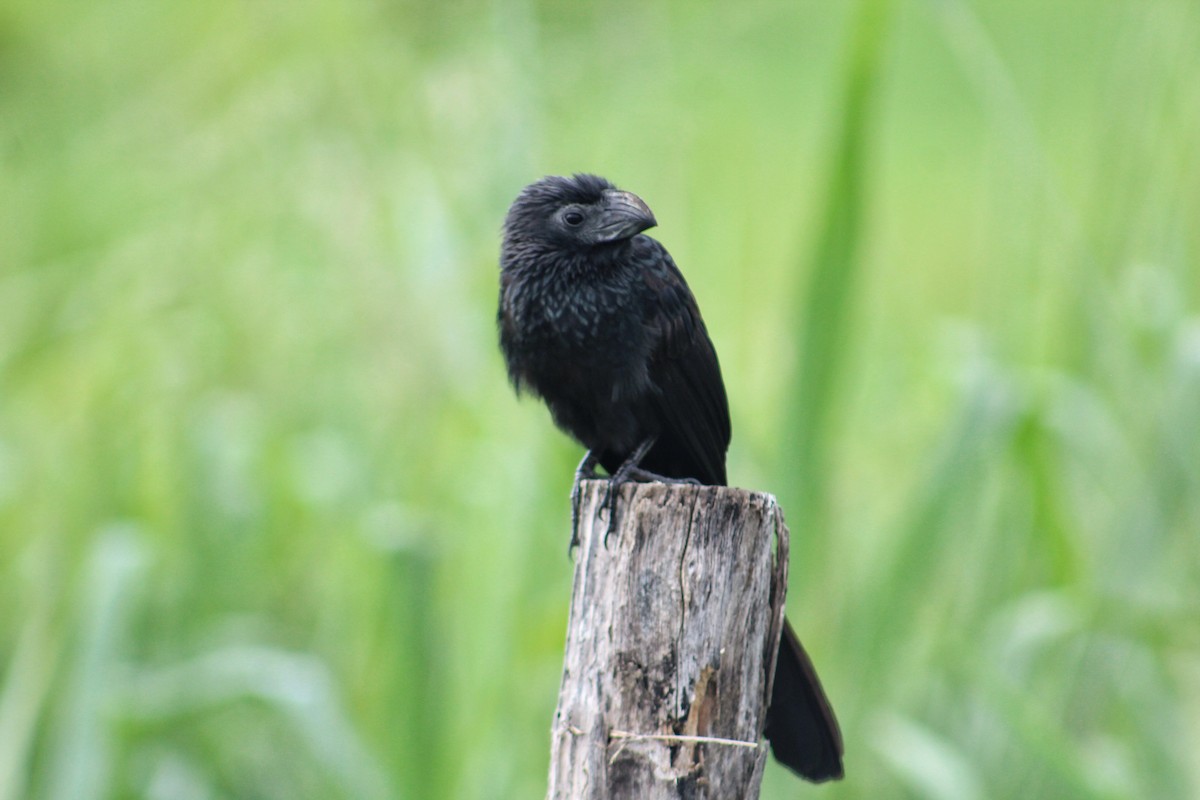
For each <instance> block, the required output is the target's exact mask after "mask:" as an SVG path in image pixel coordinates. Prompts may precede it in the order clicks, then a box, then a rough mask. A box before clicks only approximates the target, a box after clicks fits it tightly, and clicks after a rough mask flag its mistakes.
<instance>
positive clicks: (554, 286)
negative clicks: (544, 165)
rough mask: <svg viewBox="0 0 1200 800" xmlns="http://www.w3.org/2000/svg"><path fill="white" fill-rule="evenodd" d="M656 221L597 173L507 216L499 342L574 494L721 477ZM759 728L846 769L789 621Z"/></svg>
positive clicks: (836, 769) (721, 438) (788, 761)
mask: <svg viewBox="0 0 1200 800" xmlns="http://www.w3.org/2000/svg"><path fill="white" fill-rule="evenodd" d="M655 224H657V223H656V221H655V219H654V215H653V214H652V213H651V212H650V209H649V208H648V207H647V206H646V204H645V203H644V202H642V200H641V199H640V198H639V197H637V196H636V195H634V194H631V193H629V192H623V191H620V190H618V189H617V188H616V187H615V186H613V185H612V184H611V183H609V182H608V181H606V180H604V179H603V178H599V177H596V176H594V175H575V176H574V177H571V178H562V177H547V178H543V179H542V180H540V181H537V182H535V183H533V184H530V185H529V186H527V187H525V189H524V190H523V191H522V192H521V194H520V195H519V196H518V197H517V199H516V200H515V201H513V204H512V207H511V208H510V209H509V211H508V217H507V218H506V219H505V222H504V244H503V247H502V249H501V253H500V268H501V272H500V311H499V315H498V316H499V326H500V347H501V349H502V350H503V351H504V357H505V360H506V361H507V363H508V374H509V378H510V379H511V380H512V382H513V385H514V386H515V387H516V388H517V390H518V392H519V391H521V390H528V391H531V392H533V393H535V394H537V395H539V396H540V397H541V398H542V399H543V400H545V402H546V405H547V406H549V407H550V413H551V415H552V416H553V417H554V421H555V422H556V423H557V424H558V426H559V427H560V428H562V429H563V430H565V431H566V432H567V433H569V434H571V436H573V437H574V438H575V439H577V440H578V441H579V442H580V443H582V444H583V446H584V447H586V448H587V449H588V454H587V456H585V458H584V460H583V463H581V464H580V469H579V471H578V473H577V475H576V490H578V483H579V479H580V478H581V477H584V476H588V475H590V474H592V470H593V468H594V467H595V465H596V464H597V463H599V464H600V465H602V466H603V467H604V469H605V470H606V471H607V472H608V473H609V475H610V476H612V477H611V479H610V482H611V483H613V484H615V483H619V482H621V481H623V480H628V479H630V478H638V479H664V478H665V479H668V480H693V481H698V482H700V483H704V484H711V485H720V486H723V485H724V484H725V451H726V450H727V449H728V447H729V438H730V425H729V406H728V402H727V401H726V398H725V386H724V384H723V382H722V381H721V369H720V366H719V365H718V363H717V354H716V351H715V350H714V349H713V345H712V342H711V341H710V340H709V338H708V332H707V330H706V329H705V327H704V321H703V320H702V319H701V318H700V310H699V309H698V308H697V307H696V299H695V298H694V297H693V296H692V292H691V290H690V289H688V285H687V282H686V281H684V279H683V275H682V273H680V271H679V268H678V267H676V266H675V262H674V261H673V260H671V256H670V254H669V253H667V250H666V248H664V247H663V246H662V245H661V244H659V243H658V242H657V241H655V240H654V239H651V238H650V237H649V236H645V235H643V234H642V231H644V230H646V229H647V228H651V227H654V225H655ZM609 492H610V494H609V497H610V498H614V499H615V486H610V489H609ZM610 521H611V518H610ZM766 736H767V738H768V739H769V740H770V742H771V750H772V751H773V752H774V754H775V757H776V758H777V759H778V760H779V761H781V762H782V763H783V764H785V765H787V766H788V767H790V768H791V769H793V770H795V771H796V772H797V773H799V774H800V775H801V776H803V777H805V778H807V779H809V780H812V781H825V780H830V779H836V778H840V777H842V739H841V732H840V731H839V729H838V724H837V720H836V719H835V718H834V715H833V710H832V709H831V708H830V706H829V701H828V700H826V698H825V692H824V690H823V689H822V688H821V684H820V681H818V680H817V674H816V671H815V670H814V669H813V666H812V662H811V661H809V659H808V656H807V654H806V653H805V652H804V649H803V648H802V647H801V646H800V642H799V641H798V640H797V639H796V635H795V633H793V632H792V629H791V626H790V625H788V624H787V623H786V622H785V624H784V631H783V638H782V640H781V642H780V648H779V659H778V661H777V663H776V667H775V683H774V689H773V692H772V695H771V706H770V708H769V710H768V712H767V725H766Z"/></svg>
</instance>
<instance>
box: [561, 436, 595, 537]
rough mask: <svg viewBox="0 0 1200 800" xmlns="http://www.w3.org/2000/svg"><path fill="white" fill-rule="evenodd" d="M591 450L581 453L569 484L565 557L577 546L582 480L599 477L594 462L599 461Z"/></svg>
mask: <svg viewBox="0 0 1200 800" xmlns="http://www.w3.org/2000/svg"><path fill="white" fill-rule="evenodd" d="M599 460H600V459H599V457H598V456H596V455H595V454H594V453H593V452H592V451H591V450H588V451H587V452H586V453H584V455H583V460H582V461H580V462H579V466H578V467H576V468H575V482H574V483H573V484H571V543H570V544H568V545H567V558H571V556H572V555H573V554H574V552H575V548H577V547H579V506H580V504H581V503H582V502H583V486H582V484H583V482H584V481H585V480H591V479H593V478H597V477H599V476H598V475H596V464H597V462H598V461H599Z"/></svg>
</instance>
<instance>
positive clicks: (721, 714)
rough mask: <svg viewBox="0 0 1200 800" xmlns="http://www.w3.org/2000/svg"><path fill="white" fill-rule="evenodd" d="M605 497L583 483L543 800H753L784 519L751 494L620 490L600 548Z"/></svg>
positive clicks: (782, 575)
mask: <svg viewBox="0 0 1200 800" xmlns="http://www.w3.org/2000/svg"><path fill="white" fill-rule="evenodd" d="M605 489H606V484H605V483H604V482H602V481H588V482H586V483H585V485H584V488H583V499H582V508H581V514H580V531H579V535H580V548H579V551H578V554H577V560H576V564H575V579H574V589H573V593H572V597H571V612H570V620H569V623H568V629H567V645H566V654H565V657H564V664H563V678H562V686H561V688H560V690H559V699H558V708H557V710H556V711H555V717H554V726H553V732H552V745H551V763H550V786H549V792H548V797H549V798H551V799H552V800H559V799H560V798H562V799H565V798H571V800H580V799H581V798H605V799H606V800H608V799H609V798H639V799H641V798H645V799H646V800H657V799H658V798H664V799H665V798H755V797H757V796H758V791H759V783H760V781H761V779H762V770H763V766H764V764H765V761H766V757H767V747H766V743H765V742H764V741H763V740H762V728H763V723H764V720H765V714H766V708H767V698H768V697H769V696H770V686H769V678H770V675H769V674H768V673H769V672H770V670H772V669H773V665H774V663H775V653H776V650H777V648H778V644H779V634H780V630H781V626H782V624H783V599H784V593H785V587H786V585H787V573H786V570H787V543H788V538H787V527H786V525H785V524H784V522H783V514H782V512H781V511H780V509H779V507H778V505H777V504H776V503H775V499H774V498H773V497H771V496H770V495H767V494H757V493H754V492H748V491H745V490H742V489H730V488H726V487H715V486H668V485H664V484H658V483H651V484H627V485H626V486H624V487H622V490H621V499H620V502H619V504H618V526H617V527H616V528H614V529H613V530H612V532H611V535H610V536H609V538H608V544H607V547H606V546H605V541H604V539H605V533H606V532H607V531H608V525H607V521H606V520H605V519H603V518H602V516H601V514H602V512H601V507H602V505H603V498H604V493H605ZM715 739H720V740H726V741H723V742H718V741H708V740H715Z"/></svg>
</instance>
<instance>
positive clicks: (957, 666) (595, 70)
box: [0, 0, 1200, 800]
mask: <svg viewBox="0 0 1200 800" xmlns="http://www.w3.org/2000/svg"><path fill="white" fill-rule="evenodd" d="M1197 42H1200V7H1198V6H1197V4H1196V3H1195V2H1193V1H1192V0H1062V2H1054V3H1044V2H1038V1H1037V0H892V1H891V2H888V0H862V1H861V2H850V1H849V0H834V1H833V2H789V3H784V2H762V1H761V0H746V1H745V2H739V3H713V2H690V1H688V2H685V0H615V2H606V3H596V4H582V3H565V2H549V0H543V1H541V2H526V1H523V0H496V1H495V2H472V1H468V0H461V1H454V2H442V3H433V2H428V3H426V2H411V1H407V2H384V1H383V0H380V1H379V2H367V1H366V0H363V1H362V2H358V1H356V2H336V1H335V0H325V1H323V2H307V3H282V2H276V1H275V0H265V1H264V2H244V1H235V0H206V1H205V2H199V3H147V2H143V1H142V0H109V2H105V3H92V4H88V3H61V2H44V0H3V3H2V4H0V800H16V799H17V798H54V799H55V800H58V799H62V800H89V799H90V798H135V797H136V798H152V799H154V800H193V799H194V800H201V799H207V798H264V799H267V798H279V799H280V800H284V799H286V800H296V799H297V798H368V799H369V800H373V799H374V798H467V799H471V798H518V797H521V798H523V797H539V796H541V795H542V793H543V792H544V790H545V773H546V766H547V760H548V751H549V727H550V721H551V715H552V711H553V707H554V702H555V699H556V691H557V686H558V679H559V675H560V665H561V661H560V659H561V651H562V644H563V634H564V628H565V618H566V610H567V603H568V598H569V593H570V577H571V564H570V562H569V561H568V559H567V557H566V555H565V549H566V543H567V538H568V504H567V493H568V488H569V485H570V479H571V472H572V469H573V467H574V465H575V462H576V460H577V458H578V456H579V449H578V448H577V447H576V446H575V445H573V444H572V443H570V442H569V441H568V440H567V439H566V437H565V436H563V435H562V434H560V433H559V432H557V431H556V430H554V429H553V427H552V425H551V424H550V421H549V417H548V414H547V413H546V412H545V410H544V409H543V408H542V407H540V405H538V404H537V403H535V402H531V401H518V400H517V399H515V398H514V397H513V395H512V393H511V391H510V390H509V388H508V386H507V385H506V382H505V375H504V370H503V367H502V363H501V360H500V357H499V355H498V353H497V350H496V345H495V328H494V314H495V295H496V277H497V276H496V273H497V268H496V255H497V247H498V241H499V228H500V223H501V220H502V218H503V214H504V211H505V210H506V208H507V205H508V203H509V201H510V200H511V199H512V197H513V196H514V195H515V194H516V192H517V191H518V190H519V189H520V187H521V186H522V185H524V184H525V183H527V182H529V181H531V180H533V179H535V178H537V177H539V176H541V175H543V174H546V173H567V172H574V171H594V172H598V173H600V174H603V175H605V176H607V177H609V178H611V179H612V180H614V181H616V182H617V183H618V184H620V185H621V186H623V187H624V188H628V189H630V190H632V191H635V192H637V193H638V194H640V195H641V196H642V197H644V198H645V199H646V200H647V202H648V203H649V204H650V205H651V207H652V208H653V209H654V210H655V213H656V214H657V216H658V219H659V220H660V223H661V227H660V228H659V229H658V230H657V231H655V232H654V235H656V236H658V237H659V238H660V239H661V240H662V241H663V242H664V243H665V244H666V245H667V246H668V247H669V248H670V250H671V251H672V253H673V254H674V255H675V257H676V260H677V261H678V262H679V264H680V265H681V267H682V268H683V270H684V272H685V274H686V275H687V276H688V279H689V281H690V282H691V285H692V287H693V289H694V291H695V293H696V295H697V296H698V298H699V301H700V305H701V307H702V308H703V310H704V314H705V317H706V319H707V321H708V324H709V328H710V331H711V334H712V337H713V339H714V341H715V343H716V345H717V349H718V351H719V353H720V356H721V360H722V365H723V369H724V373H725V380H726V383H727V385H728V388H729V395H730V401H731V405H732V414H733V423H734V431H735V433H734V443H733V447H732V449H731V452H730V475H731V480H732V482H733V483H735V484H737V485H740V486H744V487H749V488H753V489H759V490H764V491H771V492H774V493H776V494H777V495H778V496H779V497H780V499H781V502H782V503H783V506H784V508H785V509H786V511H787V513H788V517H789V521H790V523H791V526H792V529H793V530H792V534H793V563H792V573H791V574H792V579H791V584H792V586H791V593H790V596H789V608H790V615H791V616H792V618H793V620H794V621H795V622H796V624H797V626H798V628H799V629H800V631H801V633H802V635H803V637H804V639H805V641H806V643H807V644H808V647H809V649H810V651H811V652H812V653H813V655H814V657H815V659H816V661H817V663H818V665H819V667H820V669H821V673H822V675H823V676H824V679H825V682H826V687H827V689H828V690H829V693H830V695H831V697H832V698H833V700H834V703H835V705H836V706H837V709H838V711H839V713H840V716H841V719H842V724H843V728H844V731H845V736H846V742H847V745H846V746H847V755H846V764H847V778H846V780H845V781H844V782H843V783H841V784H838V785H834V786H826V787H820V788H814V787H810V786H807V785H804V784H801V783H800V782H798V781H796V780H795V779H793V778H792V777H791V776H790V775H789V774H788V773H786V772H784V771H783V770H782V769H780V768H779V767H777V766H774V765H772V766H771V767H769V773H768V775H767V778H766V783H765V789H764V793H763V796H764V797H766V798H784V797H801V796H804V797H818V796H823V797H830V798H866V797H870V798H892V797H895V798H939V799H940V798H944V799H945V800H975V799H977V798H978V799H982V798H1008V797H1023V798H1035V797H1036V798H1102V799H1104V800H1109V799H1111V798H1191V797H1197V796H1200V271H1198V263H1197V261H1198V256H1200V46H1197Z"/></svg>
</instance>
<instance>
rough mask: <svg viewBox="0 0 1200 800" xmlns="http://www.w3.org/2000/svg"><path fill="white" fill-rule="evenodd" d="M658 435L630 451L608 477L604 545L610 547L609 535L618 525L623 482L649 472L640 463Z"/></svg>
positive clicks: (638, 477)
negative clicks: (606, 522)
mask: <svg viewBox="0 0 1200 800" xmlns="http://www.w3.org/2000/svg"><path fill="white" fill-rule="evenodd" d="M657 438H658V437H657V436H651V437H649V438H647V439H646V440H645V441H643V442H642V443H641V444H639V445H638V446H637V447H636V448H634V451H633V452H632V453H630V455H629V458H627V459H625V463H623V464H621V466H620V467H618V468H617V471H616V472H614V473H613V474H612V477H611V478H609V479H608V489H607V493H606V494H605V496H604V508H605V509H606V510H607V511H608V529H607V530H605V532H604V547H605V549H607V548H608V537H609V536H611V535H612V532H613V530H614V529H616V528H617V527H618V520H617V498H618V497H619V496H620V494H621V486H622V484H626V483H629V482H630V481H641V480H642V478H641V477H640V476H641V475H643V474H647V475H649V474H652V473H647V472H646V471H645V470H643V469H642V468H641V467H640V466H638V465H639V464H641V463H642V459H643V458H645V457H646V453H648V452H650V448H651V447H653V446H654V442H655V440H656V439H657Z"/></svg>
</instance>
